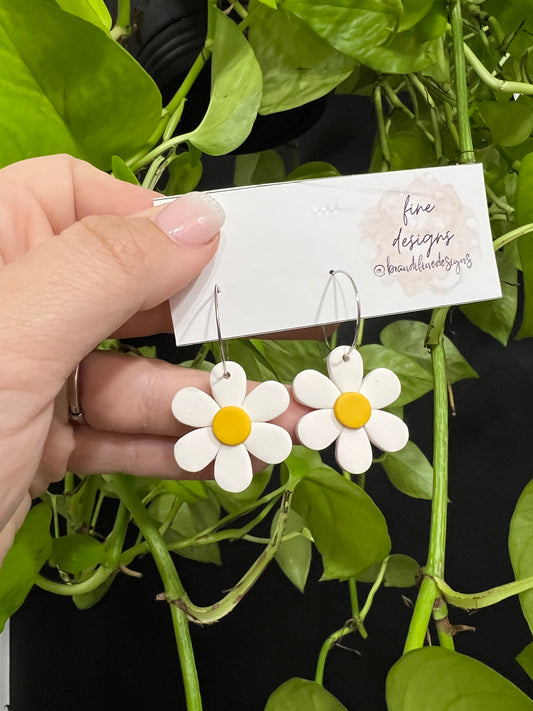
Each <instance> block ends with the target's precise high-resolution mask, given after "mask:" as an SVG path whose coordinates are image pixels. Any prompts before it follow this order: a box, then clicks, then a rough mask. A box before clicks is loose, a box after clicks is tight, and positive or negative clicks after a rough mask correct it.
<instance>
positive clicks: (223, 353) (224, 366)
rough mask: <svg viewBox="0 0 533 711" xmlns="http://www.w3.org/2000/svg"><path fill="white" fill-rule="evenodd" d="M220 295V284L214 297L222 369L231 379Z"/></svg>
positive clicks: (226, 376) (216, 286)
mask: <svg viewBox="0 0 533 711" xmlns="http://www.w3.org/2000/svg"><path fill="white" fill-rule="evenodd" d="M219 294H220V287H219V285H218V284H215V289H214V292H213V296H214V298H215V321H216V324H217V336H218V345H219V347H220V360H221V361H222V369H223V370H224V377H225V378H229V377H230V375H231V374H230V372H229V370H228V368H227V365H226V351H225V345H224V342H223V341H222V331H221V329H220V309H219V306H218V295H219Z"/></svg>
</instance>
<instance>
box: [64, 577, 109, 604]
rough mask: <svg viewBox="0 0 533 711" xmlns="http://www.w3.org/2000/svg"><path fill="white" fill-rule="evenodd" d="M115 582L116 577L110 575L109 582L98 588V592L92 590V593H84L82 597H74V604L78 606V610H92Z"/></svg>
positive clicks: (106, 581)
mask: <svg viewBox="0 0 533 711" xmlns="http://www.w3.org/2000/svg"><path fill="white" fill-rule="evenodd" d="M114 580H115V576H114V575H110V576H109V578H107V580H105V581H104V582H103V583H102V584H101V585H99V586H98V587H97V588H96V590H91V591H90V592H87V593H83V594H82V595H73V596H72V602H73V603H74V604H75V605H76V607H77V608H78V610H90V609H91V607H94V606H95V605H97V604H98V603H99V602H100V600H101V599H102V598H103V597H104V595H105V594H106V592H107V591H108V590H109V588H110V587H111V585H112V584H113V582H114Z"/></svg>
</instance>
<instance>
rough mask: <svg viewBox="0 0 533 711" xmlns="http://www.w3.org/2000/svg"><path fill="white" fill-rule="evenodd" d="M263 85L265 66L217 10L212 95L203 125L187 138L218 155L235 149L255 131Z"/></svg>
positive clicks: (240, 33)
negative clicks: (261, 64)
mask: <svg viewBox="0 0 533 711" xmlns="http://www.w3.org/2000/svg"><path fill="white" fill-rule="evenodd" d="M262 85H263V80H262V75H261V69H260V67H259V64H258V62H257V60H256V58H255V55H254V53H253V50H252V48H251V47H250V45H249V44H248V42H247V40H246V38H245V37H244V35H243V34H242V32H240V31H239V30H238V29H237V26H236V25H235V23H234V22H232V20H230V19H229V18H228V17H226V15H224V14H223V13H222V12H220V11H219V10H216V12H215V35H214V47H213V55H212V68H211V98H210V101H209V106H208V107H207V112H206V114H205V116H204V118H203V120H202V122H201V123H200V125H199V126H198V127H197V128H195V129H194V131H192V132H191V133H188V134H186V136H184V138H185V139H186V140H187V141H190V143H192V144H193V145H194V146H196V147H197V148H199V149H200V150H201V151H203V152H204V153H208V154H210V155H214V156H219V155H222V154H224V153H230V152H231V151H233V150H235V148H237V147H238V146H240V145H241V143H243V141H244V140H245V139H246V138H247V137H248V134H249V133H250V131H251V130H252V126H253V123H254V121H255V118H256V116H257V111H258V109H259V104H260V103H261V92H262Z"/></svg>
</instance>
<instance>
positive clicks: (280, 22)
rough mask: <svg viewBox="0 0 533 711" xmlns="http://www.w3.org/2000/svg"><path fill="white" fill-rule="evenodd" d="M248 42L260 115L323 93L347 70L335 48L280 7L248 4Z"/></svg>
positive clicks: (348, 62)
mask: <svg viewBox="0 0 533 711" xmlns="http://www.w3.org/2000/svg"><path fill="white" fill-rule="evenodd" d="M250 12H251V13H252V12H253V15H251V17H252V20H251V25H250V32H249V39H250V44H251V45H252V48H253V50H254V52H255V56H256V57H257V60H258V62H259V64H260V65H261V70H262V72H263V96H262V99H261V107H260V109H259V112H260V113H261V114H271V113H274V112H280V111H286V110H288V109H292V108H295V107H296V106H301V105H303V104H306V103H308V102H309V101H313V100H314V99H317V98H319V97H321V96H324V95H325V94H327V93H328V92H329V91H331V90H332V89H334V88H335V87H336V86H337V85H338V84H340V83H341V82H342V81H343V80H344V79H345V78H346V77H347V76H349V74H350V73H351V72H352V71H353V69H354V67H355V64H356V61H355V59H352V58H350V57H347V56H346V55H345V54H342V53H341V52H338V51H337V50H336V49H334V47H332V46H331V44H328V42H326V41H325V40H324V39H322V38H321V37H319V36H318V35H317V34H316V33H315V32H314V31H313V30H312V29H311V27H310V26H309V25H308V24H306V23H305V22H304V21H302V20H301V19H300V18H298V17H296V16H295V15H293V14H292V13H290V12H286V11H285V9H284V7H280V8H278V9H277V10H275V11H274V10H269V9H268V8H267V7H260V6H258V5H257V3H255V4H254V3H251V4H250Z"/></svg>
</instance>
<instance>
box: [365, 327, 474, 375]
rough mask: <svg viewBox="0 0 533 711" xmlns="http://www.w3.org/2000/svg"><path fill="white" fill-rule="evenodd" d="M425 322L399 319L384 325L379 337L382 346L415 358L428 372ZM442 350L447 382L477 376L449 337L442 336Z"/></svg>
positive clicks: (429, 363) (429, 365)
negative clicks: (444, 356)
mask: <svg viewBox="0 0 533 711" xmlns="http://www.w3.org/2000/svg"><path fill="white" fill-rule="evenodd" d="M426 333H427V324H425V323H422V322H421V321H410V320H404V319H400V320H398V321H394V322H393V323H391V324H389V325H388V326H385V328H384V329H383V330H382V331H381V333H380V335H379V338H380V340H381V342H382V343H383V345H384V346H387V347H389V348H394V349H395V350H397V351H400V353H405V354H406V355H409V356H410V357H411V358H415V359H416V360H417V361H418V362H419V363H420V365H421V366H422V367H424V368H425V369H426V370H427V372H428V373H431V372H432V371H431V355H430V353H429V351H428V349H427V348H426V347H425V346H424V341H425V338H426ZM444 352H445V354H446V375H447V378H448V382H449V383H450V384H452V385H453V383H456V382H458V381H459V380H464V379H466V378H477V377H478V375H477V373H476V371H475V370H474V369H473V368H472V367H471V366H470V365H469V364H468V363H467V361H466V360H465V359H464V358H463V356H462V355H461V354H460V353H459V351H458V350H457V348H456V347H455V346H454V345H453V343H452V342H451V341H450V339H449V338H448V337H447V336H445V337H444Z"/></svg>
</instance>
